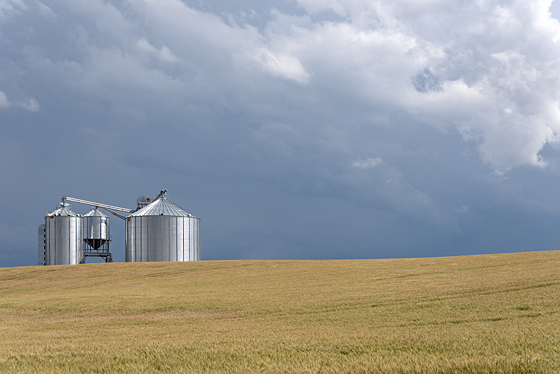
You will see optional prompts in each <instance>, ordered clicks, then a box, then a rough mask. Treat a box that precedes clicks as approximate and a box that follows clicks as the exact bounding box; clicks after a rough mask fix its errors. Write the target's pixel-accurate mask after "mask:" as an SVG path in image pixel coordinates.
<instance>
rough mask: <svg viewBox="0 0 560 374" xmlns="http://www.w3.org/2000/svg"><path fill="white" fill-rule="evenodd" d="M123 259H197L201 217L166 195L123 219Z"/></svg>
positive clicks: (129, 260) (145, 260) (128, 260)
mask: <svg viewBox="0 0 560 374" xmlns="http://www.w3.org/2000/svg"><path fill="white" fill-rule="evenodd" d="M125 247H126V250H125V261H126V262H148V261H199V260H200V218H198V217H195V216H193V215H192V214H191V213H189V212H187V211H186V210H184V209H182V208H180V207H178V206H177V205H175V204H173V203H172V202H170V201H169V200H167V198H166V197H165V196H160V197H159V198H157V199H156V200H154V201H153V202H152V203H150V204H148V205H147V206H145V207H143V208H142V209H140V210H137V211H136V212H134V213H132V214H131V215H130V216H128V217H127V218H126V244H125Z"/></svg>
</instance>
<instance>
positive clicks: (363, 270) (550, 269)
mask: <svg viewBox="0 0 560 374" xmlns="http://www.w3.org/2000/svg"><path fill="white" fill-rule="evenodd" d="M559 270H560V252H556V251H548V252H531V253H515V254H499V255H482V256H464V257H446V258H423V259H395V260H340V261H339V260H331V261H201V262H191V263H111V264H86V265H74V266H50V267H19V268H1V269H0V372H8V373H9V372H14V373H35V372H44V373H158V372H159V373H403V374H404V373H442V374H443V373H559V372H560V271H559Z"/></svg>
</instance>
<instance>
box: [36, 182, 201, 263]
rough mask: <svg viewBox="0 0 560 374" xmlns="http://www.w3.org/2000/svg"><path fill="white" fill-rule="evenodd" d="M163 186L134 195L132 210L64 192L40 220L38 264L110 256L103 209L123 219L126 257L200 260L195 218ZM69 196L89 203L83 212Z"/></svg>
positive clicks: (129, 259)
mask: <svg viewBox="0 0 560 374" xmlns="http://www.w3.org/2000/svg"><path fill="white" fill-rule="evenodd" d="M166 192H167V190H162V191H161V192H160V193H159V194H158V195H157V196H156V197H154V198H149V197H148V198H147V197H145V196H142V197H139V198H138V199H137V200H136V202H137V207H136V209H134V210H133V209H128V208H121V207H117V206H113V205H107V204H100V203H95V202H92V201H87V200H81V199H76V198H73V197H67V196H63V197H62V203H60V204H59V207H58V208H57V209H56V210H54V211H53V212H51V213H48V214H46V215H45V223H44V224H42V225H40V226H39V230H38V235H39V246H38V264H39V265H75V264H80V263H85V260H86V258H87V257H101V258H103V259H104V260H105V262H112V261H113V256H112V254H111V252H110V249H109V244H110V242H111V234H110V217H109V215H108V214H112V215H114V216H116V217H118V218H121V219H123V220H124V221H125V224H126V226H125V230H126V232H125V261H126V262H152V261H198V260H200V218H199V217H196V216H194V215H192V214H191V213H189V212H187V211H186V210H184V209H182V208H180V207H179V206H177V205H175V204H173V203H172V202H171V201H169V200H168V199H167V197H166ZM69 202H74V203H79V204H85V205H89V206H92V207H93V208H92V210H91V211H90V212H89V213H87V214H85V215H83V216H82V215H80V214H77V213H75V212H74V211H72V210H71V209H70V205H69ZM127 213H128V216H126V214H127Z"/></svg>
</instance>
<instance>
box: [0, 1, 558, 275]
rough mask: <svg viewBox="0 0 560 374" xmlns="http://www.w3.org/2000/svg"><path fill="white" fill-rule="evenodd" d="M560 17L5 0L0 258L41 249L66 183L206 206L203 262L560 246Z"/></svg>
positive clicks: (546, 9) (129, 198)
mask: <svg viewBox="0 0 560 374" xmlns="http://www.w3.org/2000/svg"><path fill="white" fill-rule="evenodd" d="M556 1H557V2H558V1H560V0H556ZM557 18H560V3H552V2H551V1H547V0H519V1H515V0H511V1H506V0H504V1H502V0H472V1H468V0H391V1H377V0H184V1H180V0H157V1H156V0H144V1H141V0H138V1H108V0H105V1H101V0H52V1H48V0H44V1H38V0H0V129H1V136H0V192H1V200H0V213H1V214H0V266H19V265H35V264H36V263H37V227H38V226H39V224H41V223H42V222H43V220H44V218H43V217H44V215H45V214H46V213H47V212H49V211H52V210H54V209H55V207H56V205H57V204H58V203H59V202H60V197H61V196H63V195H65V196H72V197H76V198H81V199H86V200H91V201H97V202H101V203H106V204H111V205H117V206H124V207H130V208H133V207H135V205H136V204H135V203H136V198H137V197H139V196H142V195H146V196H155V195H156V194H157V193H158V192H159V191H160V190H161V189H167V190H168V191H169V193H168V198H169V200H171V201H172V202H174V203H176V204H177V205H179V206H181V207H182V208H184V209H186V210H188V211H190V212H192V213H193V214H195V215H197V216H199V217H201V218H202V222H201V236H202V248H201V254H202V258H203V259H206V260H212V259H331V258H387V257H425V256H447V255H462V254H478V253H496V252H513V251H533V250H545V249H557V248H560V230H558V225H559V223H560V195H559V193H558V189H559V187H560V149H559V147H560V137H559V136H560V135H559V134H560V107H559V103H560V24H559V22H558V20H557ZM73 209H74V210H75V211H76V212H78V213H87V212H88V211H89V208H88V207H87V206H83V205H79V204H75V205H74V206H73ZM111 226H112V227H111V229H112V235H113V242H112V244H111V247H112V252H113V255H114V258H115V260H116V261H124V222H123V221H121V220H119V219H118V218H113V219H112V224H111Z"/></svg>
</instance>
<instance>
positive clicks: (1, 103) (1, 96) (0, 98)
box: [0, 91, 12, 108]
mask: <svg viewBox="0 0 560 374" xmlns="http://www.w3.org/2000/svg"><path fill="white" fill-rule="evenodd" d="M11 105H12V103H10V102H9V101H8V97H7V96H6V94H5V93H4V92H2V91H0V108H9V107H10V106H11Z"/></svg>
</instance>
